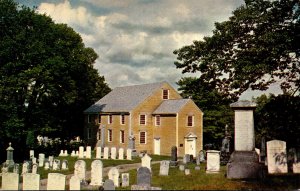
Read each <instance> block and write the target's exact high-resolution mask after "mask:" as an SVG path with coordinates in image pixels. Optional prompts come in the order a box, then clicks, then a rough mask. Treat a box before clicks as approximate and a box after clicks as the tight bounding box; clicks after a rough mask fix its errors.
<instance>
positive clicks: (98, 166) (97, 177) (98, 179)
mask: <svg viewBox="0 0 300 191" xmlns="http://www.w3.org/2000/svg"><path fill="white" fill-rule="evenodd" d="M91 169H92V170H91V183H90V185H92V186H95V185H97V186H101V185H102V183H103V182H102V178H103V163H102V161H101V160H94V161H93V162H92V164H91Z"/></svg>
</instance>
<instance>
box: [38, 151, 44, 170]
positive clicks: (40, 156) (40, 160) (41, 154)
mask: <svg viewBox="0 0 300 191" xmlns="http://www.w3.org/2000/svg"><path fill="white" fill-rule="evenodd" d="M44 162H45V154H44V153H40V154H39V167H43V166H44Z"/></svg>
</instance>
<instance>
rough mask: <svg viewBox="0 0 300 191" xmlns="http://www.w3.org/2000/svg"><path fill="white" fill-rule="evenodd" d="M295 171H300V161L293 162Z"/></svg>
mask: <svg viewBox="0 0 300 191" xmlns="http://www.w3.org/2000/svg"><path fill="white" fill-rule="evenodd" d="M293 173H300V162H298V163H294V164H293Z"/></svg>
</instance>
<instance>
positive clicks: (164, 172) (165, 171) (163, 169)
mask: <svg viewBox="0 0 300 191" xmlns="http://www.w3.org/2000/svg"><path fill="white" fill-rule="evenodd" d="M169 165H170V161H168V160H163V161H161V162H160V168H159V175H161V176H168V175H169Z"/></svg>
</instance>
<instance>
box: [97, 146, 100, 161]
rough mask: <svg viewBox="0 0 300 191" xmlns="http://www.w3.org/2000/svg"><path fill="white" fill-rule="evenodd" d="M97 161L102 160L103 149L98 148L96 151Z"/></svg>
mask: <svg viewBox="0 0 300 191" xmlns="http://www.w3.org/2000/svg"><path fill="white" fill-rule="evenodd" d="M96 159H101V147H97V149H96Z"/></svg>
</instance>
